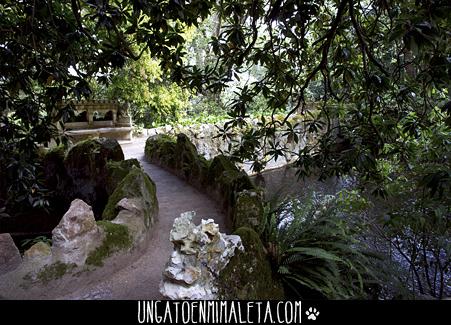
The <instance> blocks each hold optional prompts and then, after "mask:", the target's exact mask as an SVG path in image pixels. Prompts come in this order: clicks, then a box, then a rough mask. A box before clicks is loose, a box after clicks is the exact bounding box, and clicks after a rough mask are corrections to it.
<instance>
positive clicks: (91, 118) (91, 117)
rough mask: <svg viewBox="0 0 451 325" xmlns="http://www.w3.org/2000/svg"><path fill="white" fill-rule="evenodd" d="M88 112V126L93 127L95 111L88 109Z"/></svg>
mask: <svg viewBox="0 0 451 325" xmlns="http://www.w3.org/2000/svg"><path fill="white" fill-rule="evenodd" d="M86 112H87V114H88V124H89V125H92V124H93V122H94V111H93V110H92V109H91V108H88V109H87V110H86Z"/></svg>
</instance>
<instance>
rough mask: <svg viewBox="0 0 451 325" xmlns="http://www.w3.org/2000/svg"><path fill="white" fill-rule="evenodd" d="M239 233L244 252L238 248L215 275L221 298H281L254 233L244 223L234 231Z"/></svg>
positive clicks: (279, 284)
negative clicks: (216, 275)
mask: <svg viewBox="0 0 451 325" xmlns="http://www.w3.org/2000/svg"><path fill="white" fill-rule="evenodd" d="M235 234H236V235H239V236H240V237H241V241H242V243H243V246H244V252H241V251H238V252H237V254H236V255H235V256H233V257H232V258H231V260H230V262H229V264H227V266H226V267H225V268H224V269H223V270H222V271H221V273H220V274H219V277H218V288H219V295H220V297H221V298H222V299H248V300H266V299H283V298H284V292H283V287H282V284H281V283H280V282H279V281H278V280H276V279H275V278H274V277H273V274H272V270H271V265H270V263H269V261H268V258H267V255H266V253H265V250H264V247H263V244H262V242H261V240H260V238H259V236H258V234H257V233H256V232H255V231H254V230H252V229H250V228H246V227H242V228H239V229H237V230H236V231H235Z"/></svg>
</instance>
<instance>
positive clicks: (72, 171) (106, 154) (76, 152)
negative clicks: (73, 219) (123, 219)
mask: <svg viewBox="0 0 451 325" xmlns="http://www.w3.org/2000/svg"><path fill="white" fill-rule="evenodd" d="M122 160H124V153H123V152H122V149H121V146H120V145H119V143H118V142H117V140H114V139H107V138H96V139H88V140H85V141H81V142H79V143H77V144H76V145H75V146H73V147H72V148H71V149H70V150H69V151H68V153H67V155H66V157H65V159H64V166H65V169H66V172H67V175H68V177H69V179H70V180H71V182H70V184H68V186H66V189H65V192H66V195H67V196H68V197H70V198H71V199H72V198H80V199H82V200H83V201H85V202H86V203H88V204H89V205H91V206H92V208H93V210H94V214H95V215H96V216H97V217H100V214H101V212H102V210H103V208H104V207H105V205H106V203H107V201H108V183H107V181H108V170H107V162H108V161H122Z"/></svg>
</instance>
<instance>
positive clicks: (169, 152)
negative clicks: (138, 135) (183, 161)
mask: <svg viewBox="0 0 451 325" xmlns="http://www.w3.org/2000/svg"><path fill="white" fill-rule="evenodd" d="M175 147H176V140H175V138H174V137H171V136H168V135H165V134H156V135H153V136H150V137H149V138H148V139H147V141H146V147H145V149H144V152H145V154H146V158H147V159H148V160H149V161H151V162H153V163H157V164H159V165H161V166H163V167H166V168H169V169H173V170H175V166H176V159H175V149H176V148H175Z"/></svg>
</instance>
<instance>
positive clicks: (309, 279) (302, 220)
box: [266, 193, 381, 299]
mask: <svg viewBox="0 0 451 325" xmlns="http://www.w3.org/2000/svg"><path fill="white" fill-rule="evenodd" d="M351 194H352V193H351ZM354 194H355V193H354ZM359 199H361V198H360V197H359ZM351 201H353V200H351ZM343 202H346V204H347V207H348V208H349V205H348V204H349V202H350V201H349V197H348V200H343V193H340V195H337V196H321V195H318V194H315V193H313V194H312V195H311V196H310V197H309V198H308V199H307V200H305V201H304V202H302V203H301V202H299V201H298V200H296V199H291V200H289V201H287V202H285V203H283V204H282V205H281V206H280V207H279V209H277V210H276V211H273V213H271V214H270V220H271V221H270V222H269V223H268V225H269V227H271V228H272V231H268V232H267V233H266V235H267V236H268V237H267V240H268V250H269V252H270V254H271V255H272V257H273V261H274V262H275V266H276V269H277V272H278V273H279V275H280V277H281V279H282V281H283V282H284V283H285V285H286V287H287V289H288V291H290V292H291V293H292V295H296V296H297V297H301V298H306V297H308V298H327V299H350V298H366V296H367V290H366V289H367V288H368V287H369V286H371V285H373V284H376V283H378V277H379V276H380V273H381V272H380V271H376V270H375V265H377V263H375V262H374V260H375V259H379V256H378V255H376V254H374V253H372V252H370V251H369V250H368V249H367V247H366V245H365V244H364V243H363V242H362V241H361V240H359V237H358V234H359V233H360V232H361V231H362V227H363V226H364V224H363V223H362V222H361V220H362V219H361V218H355V215H354V213H355V212H352V211H351V210H352V209H346V207H344V206H343ZM359 202H360V203H361V200H360V201H359ZM343 211H346V213H343Z"/></svg>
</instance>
